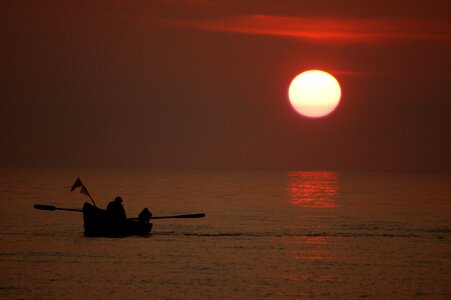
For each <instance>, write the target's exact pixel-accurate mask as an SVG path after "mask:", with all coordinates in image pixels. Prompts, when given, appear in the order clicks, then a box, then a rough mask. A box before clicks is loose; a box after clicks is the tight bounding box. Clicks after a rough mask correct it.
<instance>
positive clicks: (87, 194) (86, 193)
mask: <svg viewBox="0 0 451 300" xmlns="http://www.w3.org/2000/svg"><path fill="white" fill-rule="evenodd" d="M79 187H81V189H80V193H81V194H83V195H86V196H88V197H89V199H91V201H92V204H94V206H96V203H95V202H94V199H92V197H91V195H90V194H89V192H88V189H87V188H86V187H85V186H84V184H83V183H82V182H81V180H80V178H78V177H77V180H75V183H74V185H73V186H72V188H71V189H70V191H71V192H73V191H74V190H75V189H76V188H79Z"/></svg>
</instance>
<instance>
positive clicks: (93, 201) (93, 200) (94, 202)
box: [88, 193, 97, 207]
mask: <svg viewBox="0 0 451 300" xmlns="http://www.w3.org/2000/svg"><path fill="white" fill-rule="evenodd" d="M88 196H89V199H91V201H92V204H94V206H95V207H97V205H96V203H95V202H94V199H92V197H91V195H90V194H89V193H88Z"/></svg>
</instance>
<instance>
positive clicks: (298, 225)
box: [0, 168, 451, 299]
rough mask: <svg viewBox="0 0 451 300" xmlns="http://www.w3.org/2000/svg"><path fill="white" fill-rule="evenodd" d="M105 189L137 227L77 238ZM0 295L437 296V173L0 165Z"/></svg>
mask: <svg viewBox="0 0 451 300" xmlns="http://www.w3.org/2000/svg"><path fill="white" fill-rule="evenodd" d="M77 177H80V179H81V180H82V182H83V184H84V185H85V187H86V188H87V190H88V191H89V193H90V195H91V196H92V198H93V199H94V201H95V203H96V204H97V206H99V207H106V205H107V204H108V202H109V201H111V200H113V199H114V197H116V196H121V197H122V198H123V200H124V203H123V204H124V207H125V210H126V212H127V216H128V217H136V216H137V215H138V214H139V212H140V211H141V210H142V209H143V208H145V207H147V208H148V209H149V210H150V211H151V212H152V213H153V215H154V216H166V215H177V214H191V213H205V214H206V216H205V217H204V218H199V219H162V220H154V221H153V230H152V234H151V235H150V236H148V237H126V238H89V237H84V236H83V220H82V215H81V213H79V212H71V211H60V210H56V211H43V210H36V209H34V208H33V206H34V204H47V205H54V206H57V207H60V208H81V207H82V205H83V203H84V202H91V200H90V199H89V198H88V197H87V196H86V195H85V194H82V193H79V190H76V191H73V192H70V188H71V186H72V184H73V183H74V181H75V180H76V178H77ZM0 215H1V218H0V270H1V272H0V299H298V298H301V299H302V298H318V299H324V298H337V299H357V298H359V299H360V298H370V299H372V298H373V299H412V298H420V299H451V174H450V173H427V172H333V171H302V170H207V169H199V170H197V169H193V170H191V169H187V170H157V169H149V170H146V169H127V168H116V169H107V168H103V169H100V168H97V169H96V168H79V169H69V168H59V169H58V168H54V169H47V168H33V169H31V168H0Z"/></svg>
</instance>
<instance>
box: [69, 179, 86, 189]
mask: <svg viewBox="0 0 451 300" xmlns="http://www.w3.org/2000/svg"><path fill="white" fill-rule="evenodd" d="M78 187H85V186H84V185H83V183H81V180H80V178H77V180H75V183H74V185H73V186H72V188H71V189H70V191H71V192H73V191H74V190H75V189H76V188H78Z"/></svg>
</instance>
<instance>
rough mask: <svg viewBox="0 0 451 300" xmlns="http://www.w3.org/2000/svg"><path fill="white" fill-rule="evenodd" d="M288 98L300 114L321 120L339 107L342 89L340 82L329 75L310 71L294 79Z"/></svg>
mask: <svg viewBox="0 0 451 300" xmlns="http://www.w3.org/2000/svg"><path fill="white" fill-rule="evenodd" d="M288 97H289V98H290V103H291V105H292V106H293V108H294V109H295V110H296V111H297V112H298V113H300V114H301V115H303V116H306V117H310V118H319V117H323V116H326V115H328V114H330V113H331V112H332V111H333V110H334V109H335V108H336V107H337V105H338V103H339V102H340V97H341V89H340V84H339V83H338V81H337V80H336V79H335V77H333V76H332V75H330V74H329V73H327V72H324V71H319V70H310V71H306V72H303V73H301V74H299V75H298V76H296V77H295V78H294V79H293V81H292V82H291V84H290V88H289V90H288Z"/></svg>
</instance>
